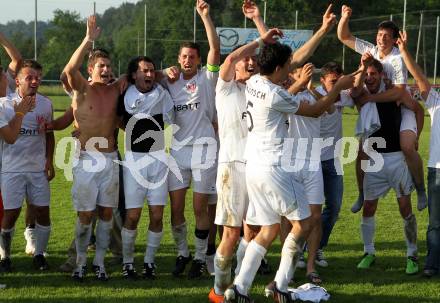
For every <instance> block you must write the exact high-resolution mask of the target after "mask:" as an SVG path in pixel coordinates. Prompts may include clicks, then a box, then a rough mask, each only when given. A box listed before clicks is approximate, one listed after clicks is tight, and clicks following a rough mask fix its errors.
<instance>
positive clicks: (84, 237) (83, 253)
mask: <svg viewBox="0 0 440 303" xmlns="http://www.w3.org/2000/svg"><path fill="white" fill-rule="evenodd" d="M91 234H92V223H90V224H81V223H80V222H79V219H78V220H77V221H76V230H75V247H76V265H77V266H85V265H86V264H87V246H88V245H89V241H90V235H91Z"/></svg>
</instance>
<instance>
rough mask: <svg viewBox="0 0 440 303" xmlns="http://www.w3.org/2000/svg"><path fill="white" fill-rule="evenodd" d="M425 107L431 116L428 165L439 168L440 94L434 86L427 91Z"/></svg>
mask: <svg viewBox="0 0 440 303" xmlns="http://www.w3.org/2000/svg"><path fill="white" fill-rule="evenodd" d="M426 108H427V110H428V112H429V115H430V116H431V135H430V136H431V138H430V141H429V161H428V167H432V168H440V154H439V152H438V151H439V150H440V94H439V92H438V91H436V90H435V89H434V88H431V90H430V91H429V95H428V98H427V99H426Z"/></svg>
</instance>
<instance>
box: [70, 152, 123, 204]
mask: <svg viewBox="0 0 440 303" xmlns="http://www.w3.org/2000/svg"><path fill="white" fill-rule="evenodd" d="M97 158H99V159H100V160H99V161H97V160H96V159H97ZM117 159H118V154H117V152H111V153H100V152H85V151H81V152H80V156H79V159H78V163H77V165H75V166H74V167H73V169H72V172H73V185H72V200H73V207H74V208H75V210H76V211H92V210H95V209H96V206H97V205H99V206H103V207H117V206H118V201H119V164H118V163H116V162H115V161H114V160H117ZM92 165H94V166H93V167H91V166H92Z"/></svg>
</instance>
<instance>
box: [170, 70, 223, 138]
mask: <svg viewBox="0 0 440 303" xmlns="http://www.w3.org/2000/svg"><path fill="white" fill-rule="evenodd" d="M217 79H218V71H217V69H216V68H212V66H210V68H207V67H205V68H203V69H201V70H198V71H197V74H196V75H195V76H194V77H192V78H191V79H189V80H185V79H183V75H182V74H180V78H179V80H177V81H176V82H174V83H170V82H168V81H164V85H165V87H166V88H167V89H168V91H169V92H170V95H171V98H172V99H173V102H174V124H175V125H177V127H178V130H177V132H175V131H173V133H174V136H173V141H172V146H182V145H193V144H194V143H195V141H196V140H197V139H199V138H202V137H209V138H215V132H214V127H213V126H212V121H213V119H214V110H213V108H214V107H215V105H214V103H215V86H216V84H217Z"/></svg>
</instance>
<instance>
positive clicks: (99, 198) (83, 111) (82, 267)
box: [65, 16, 124, 281]
mask: <svg viewBox="0 0 440 303" xmlns="http://www.w3.org/2000/svg"><path fill="white" fill-rule="evenodd" d="M100 32H101V29H100V28H99V27H97V25H96V17H95V16H91V17H89V19H88V20H87V33H86V36H85V38H84V40H83V41H82V43H81V45H80V46H79V47H78V49H77V50H76V51H75V52H74V53H73V55H72V58H71V59H70V61H69V63H67V65H66V68H65V72H66V75H67V78H68V81H69V85H70V86H71V87H72V90H73V99H72V109H73V115H74V118H75V122H74V125H75V127H76V128H78V129H80V130H81V132H80V134H79V136H78V140H79V143H80V145H81V151H80V153H79V159H78V161H77V163H76V166H75V167H74V168H73V177H74V180H73V186H72V198H73V204H74V207H75V209H76V211H77V212H78V220H77V223H76V231H75V242H76V251H77V259H76V265H77V267H76V269H75V270H74V271H73V274H72V277H73V278H74V279H76V280H79V281H82V280H83V279H84V276H85V273H86V263H87V245H88V243H89V239H90V233H91V230H92V224H91V223H92V219H93V216H94V213H95V212H94V211H95V209H97V214H98V217H99V220H98V223H97V227H96V254H95V258H94V260H93V270H94V272H95V274H96V277H97V279H99V280H102V281H106V280H107V279H108V276H107V273H106V271H105V267H104V256H105V253H106V251H107V248H108V245H109V241H110V229H111V227H112V210H113V208H114V207H116V206H117V203H118V186H119V177H118V175H119V167H118V165H117V164H116V163H115V162H114V161H113V160H116V159H117V152H116V144H115V137H114V131H115V128H116V126H117V115H116V109H117V102H118V98H119V95H121V93H122V90H123V83H122V82H124V81H117V82H114V83H112V84H110V85H108V82H109V81H110V79H111V72H112V71H111V66H110V58H109V56H108V54H107V53H105V52H102V51H98V52H94V53H92V55H91V56H90V57H89V61H88V66H87V70H88V72H89V75H90V77H91V79H92V80H91V83H89V82H88V81H87V79H85V78H84V77H83V76H82V75H81V72H80V68H81V65H82V62H83V58H84V56H85V55H86V54H88V53H89V51H90V50H91V47H92V43H93V41H94V40H95V39H97V38H98V37H99V34H100ZM93 159H95V161H96V160H98V164H97V165H96V166H91V165H92V164H90V163H91V161H90V160H93ZM97 166H99V167H97Z"/></svg>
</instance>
